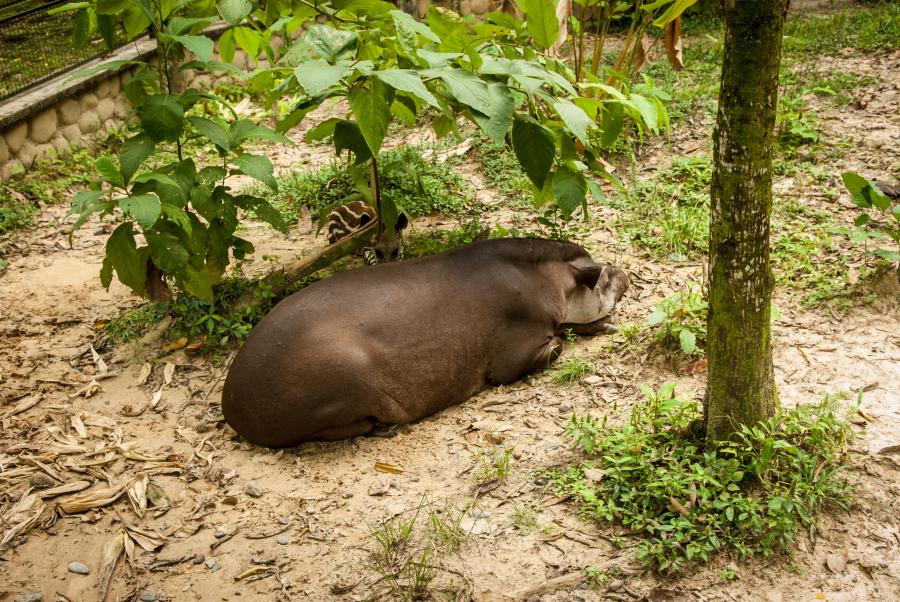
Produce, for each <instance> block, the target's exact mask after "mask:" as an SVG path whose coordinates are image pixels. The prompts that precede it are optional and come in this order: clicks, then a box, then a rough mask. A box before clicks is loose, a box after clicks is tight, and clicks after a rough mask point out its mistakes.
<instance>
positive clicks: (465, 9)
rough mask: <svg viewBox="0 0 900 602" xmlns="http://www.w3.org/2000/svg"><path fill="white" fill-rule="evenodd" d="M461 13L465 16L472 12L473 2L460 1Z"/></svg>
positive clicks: (467, 0)
mask: <svg viewBox="0 0 900 602" xmlns="http://www.w3.org/2000/svg"><path fill="white" fill-rule="evenodd" d="M459 14H461V15H462V16H463V17H466V16H468V15H471V14H472V4H471V2H469V0H462V1H461V2H460V3H459Z"/></svg>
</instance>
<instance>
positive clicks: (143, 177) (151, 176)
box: [134, 171, 180, 188]
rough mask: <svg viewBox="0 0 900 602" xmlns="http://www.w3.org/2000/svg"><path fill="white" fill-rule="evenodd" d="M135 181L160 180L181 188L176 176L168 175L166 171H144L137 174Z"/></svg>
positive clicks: (162, 182)
mask: <svg viewBox="0 0 900 602" xmlns="http://www.w3.org/2000/svg"><path fill="white" fill-rule="evenodd" d="M134 182H135V183H140V182H158V183H160V184H165V185H166V186H174V187H175V188H180V186H179V185H178V182H176V181H175V179H174V178H172V177H171V176H167V175H166V174H164V173H156V172H155V171H149V172H147V173H142V174H139V175H137V176H135V178H134Z"/></svg>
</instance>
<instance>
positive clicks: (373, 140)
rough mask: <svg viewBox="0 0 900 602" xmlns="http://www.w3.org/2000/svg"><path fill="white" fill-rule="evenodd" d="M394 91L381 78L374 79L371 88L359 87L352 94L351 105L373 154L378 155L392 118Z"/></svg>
mask: <svg viewBox="0 0 900 602" xmlns="http://www.w3.org/2000/svg"><path fill="white" fill-rule="evenodd" d="M392 101H393V91H392V90H391V89H390V88H388V87H387V86H386V85H385V84H383V83H382V82H381V80H378V79H373V80H372V87H371V88H358V89H357V90H355V91H354V92H352V93H351V94H350V107H351V108H352V109H353V116H354V117H356V123H357V125H359V129H360V131H361V132H362V135H363V137H364V138H365V139H366V144H367V145H368V146H369V150H370V151H372V154H373V155H378V151H379V150H380V149H381V143H382V142H383V141H384V137H385V135H387V129H388V123H389V122H390V120H391V102H392Z"/></svg>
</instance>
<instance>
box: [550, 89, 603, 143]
mask: <svg viewBox="0 0 900 602" xmlns="http://www.w3.org/2000/svg"><path fill="white" fill-rule="evenodd" d="M553 108H554V109H556V113H557V114H558V115H559V116H560V117H561V118H562V120H563V123H565V124H566V127H567V128H569V131H570V132H572V133H573V134H575V136H576V137H577V138H578V139H579V140H581V143H582V144H584V145H585V146H590V142H589V141H588V130H591V129H594V128H595V127H597V124H596V123H594V121H593V120H592V119H591V118H590V117H588V116H587V115H585V113H584V111H582V110H581V109H579V108H578V107H577V106H575V105H574V104H572V102H571V101H569V100H560V101H557V102H555V103H553Z"/></svg>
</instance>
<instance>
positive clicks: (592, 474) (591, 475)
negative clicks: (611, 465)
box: [584, 468, 606, 483]
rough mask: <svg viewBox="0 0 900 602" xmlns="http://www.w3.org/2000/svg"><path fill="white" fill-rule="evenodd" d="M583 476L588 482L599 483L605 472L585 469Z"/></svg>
mask: <svg viewBox="0 0 900 602" xmlns="http://www.w3.org/2000/svg"><path fill="white" fill-rule="evenodd" d="M584 476H585V478H587V480H589V481H593V482H594V483H599V482H600V481H602V480H603V479H604V478H605V477H606V471H603V470H600V469H599V468H585V469H584Z"/></svg>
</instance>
